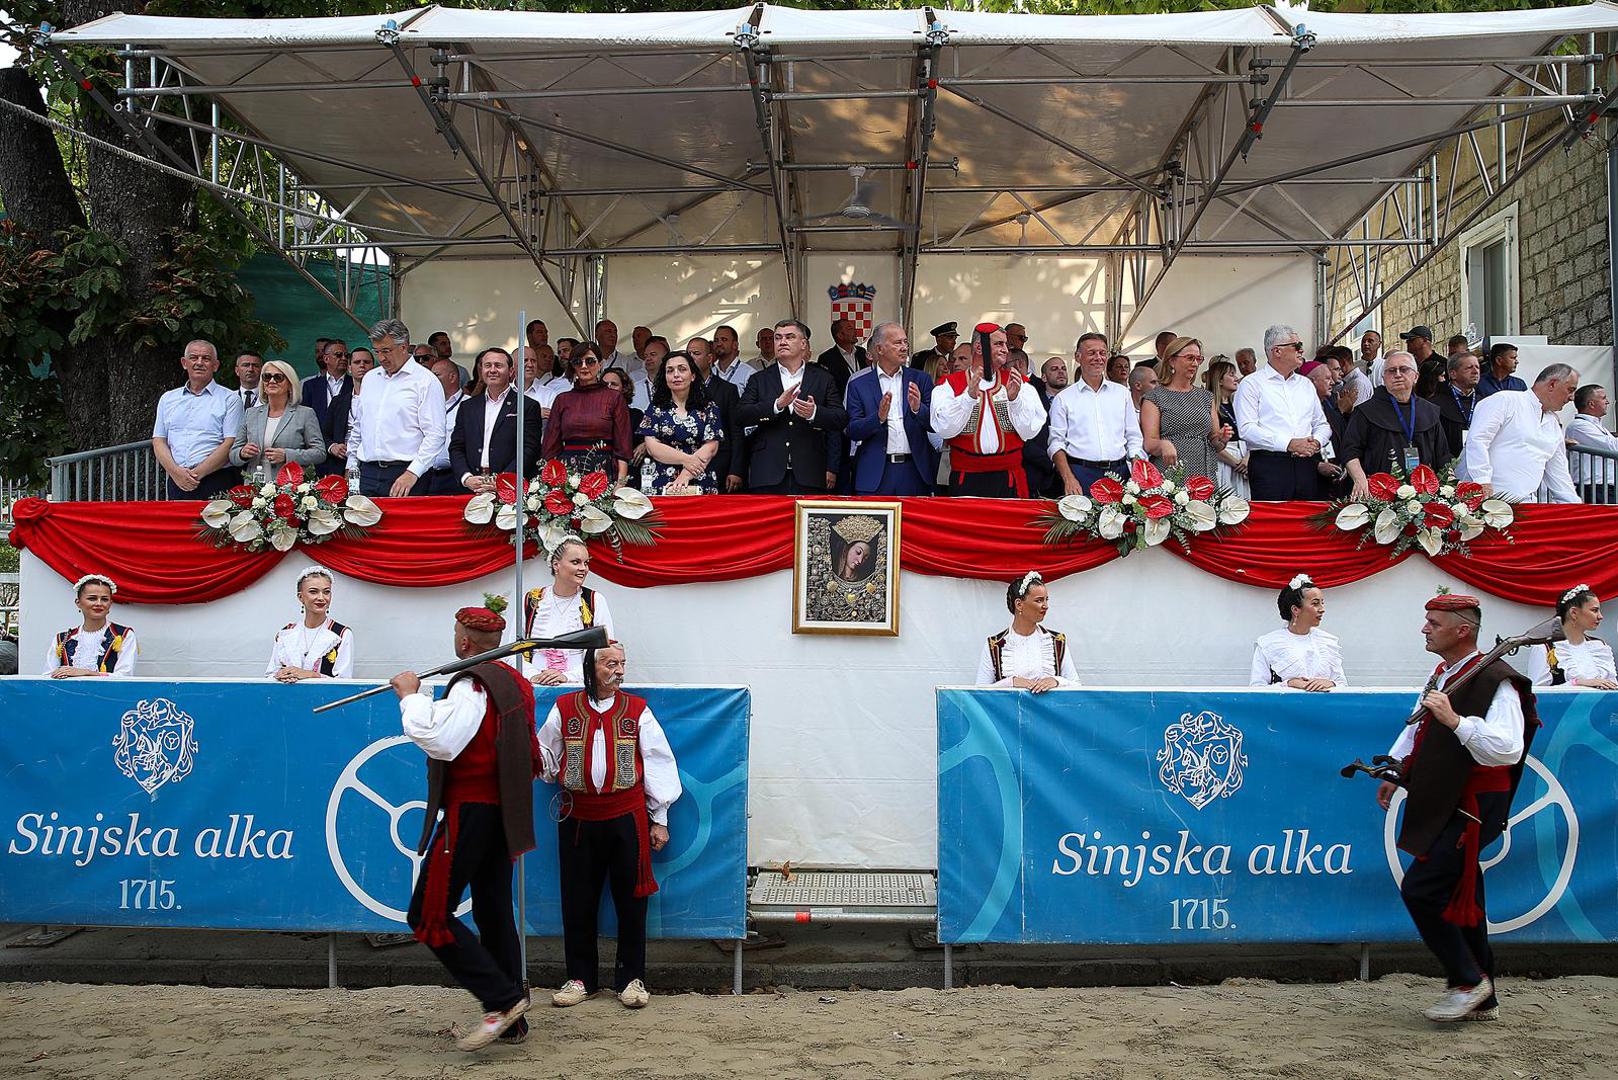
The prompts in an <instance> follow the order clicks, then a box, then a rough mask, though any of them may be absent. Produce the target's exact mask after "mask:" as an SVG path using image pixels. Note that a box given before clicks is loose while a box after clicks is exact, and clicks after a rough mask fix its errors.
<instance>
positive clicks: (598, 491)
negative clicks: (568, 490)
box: [579, 469, 610, 499]
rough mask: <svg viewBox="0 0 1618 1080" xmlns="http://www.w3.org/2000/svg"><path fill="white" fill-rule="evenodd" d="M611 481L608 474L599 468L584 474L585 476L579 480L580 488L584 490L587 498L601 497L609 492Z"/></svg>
mask: <svg viewBox="0 0 1618 1080" xmlns="http://www.w3.org/2000/svg"><path fill="white" fill-rule="evenodd" d="M609 483H610V481H609V480H608V479H607V474H606V473H604V472H602V471H601V470H600V469H597V470H596V471H595V472H591V473H585V474H584V478H583V479H582V480H580V481H579V490H580V491H582V492H584V497H585V498H587V499H599V498H601V496H603V495H605V494H606V493H607V485H608V484H609Z"/></svg>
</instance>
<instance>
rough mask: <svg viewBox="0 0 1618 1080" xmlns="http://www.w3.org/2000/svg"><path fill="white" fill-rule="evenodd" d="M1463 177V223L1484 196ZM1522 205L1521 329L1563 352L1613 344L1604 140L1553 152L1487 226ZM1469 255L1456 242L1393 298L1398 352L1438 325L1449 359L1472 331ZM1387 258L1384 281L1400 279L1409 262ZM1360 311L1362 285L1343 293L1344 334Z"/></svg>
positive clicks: (1386, 329) (1337, 315)
mask: <svg viewBox="0 0 1618 1080" xmlns="http://www.w3.org/2000/svg"><path fill="white" fill-rule="evenodd" d="M1530 152H1532V148H1530ZM1463 176H1465V180H1464V181H1463V182H1459V183H1458V184H1457V190H1456V195H1455V205H1454V207H1453V208H1452V209H1451V211H1450V216H1449V220H1450V221H1451V222H1460V221H1461V220H1463V219H1464V218H1465V217H1466V215H1467V214H1469V213H1471V212H1472V210H1473V209H1474V208H1475V207H1476V206H1477V205H1478V204H1479V203H1480V202H1481V201H1482V200H1483V197H1484V195H1483V189H1482V186H1481V185H1480V184H1479V183H1478V180H1477V171H1476V168H1475V166H1474V167H1472V168H1471V169H1470V171H1469V173H1463ZM1446 184H1447V179H1445V180H1441V181H1440V184H1439V188H1440V191H1441V192H1442V191H1443V189H1444V188H1445V186H1446ZM1513 203H1515V204H1516V205H1517V231H1518V263H1517V268H1518V302H1519V310H1518V326H1519V329H1520V332H1521V333H1523V334H1544V335H1546V336H1547V337H1549V338H1550V341H1551V343H1552V344H1553V345H1603V344H1609V343H1611V342H1612V333H1613V327H1612V304H1611V300H1610V292H1609V290H1610V280H1609V276H1608V265H1607V263H1608V242H1607V178H1606V160H1605V156H1604V153H1603V151H1602V150H1601V148H1600V143H1599V141H1598V140H1596V139H1594V138H1592V139H1590V140H1587V141H1585V142H1582V143H1580V144H1579V145H1577V146H1575V147H1574V148H1573V149H1571V150H1568V151H1565V152H1564V151H1561V150H1552V151H1551V152H1550V153H1549V154H1547V155H1546V156H1545V158H1544V160H1542V161H1541V162H1540V163H1539V164H1538V165H1537V166H1535V167H1534V169H1533V170H1532V171H1531V172H1529V173H1528V174H1527V175H1526V176H1524V177H1523V178H1522V179H1521V180H1519V181H1518V182H1517V183H1516V184H1515V185H1513V186H1512V188H1511V189H1510V190H1509V191H1508V192H1507V193H1506V194H1505V195H1504V196H1502V197H1501V198H1500V199H1499V200H1498V201H1496V202H1495V204H1494V205H1493V206H1492V207H1490V209H1489V211H1488V212H1487V213H1485V214H1484V215H1483V217H1482V218H1481V219H1480V220H1487V219H1488V218H1489V217H1490V216H1492V215H1493V214H1496V213H1499V212H1500V211H1502V210H1504V209H1506V208H1507V207H1508V206H1511V205H1512V204H1513ZM1390 256H1392V257H1391V260H1390ZM1460 257H1461V255H1460V245H1459V244H1458V243H1454V244H1451V245H1450V246H1449V247H1447V248H1445V249H1444V250H1443V251H1442V252H1440V253H1439V255H1438V257H1437V258H1435V259H1434V260H1433V261H1432V262H1430V263H1428V264H1427V265H1426V266H1425V267H1423V268H1422V269H1421V270H1420V271H1418V272H1417V274H1416V275H1415V276H1414V277H1413V278H1411V279H1410V280H1409V281H1407V282H1405V283H1404V284H1403V285H1401V286H1400V287H1399V288H1398V289H1397V290H1395V291H1394V292H1393V293H1392V294H1391V295H1390V296H1389V297H1388V298H1387V299H1386V300H1384V301H1383V303H1382V314H1381V318H1380V319H1379V320H1378V322H1379V324H1380V326H1381V329H1382V331H1383V336H1384V338H1386V339H1387V340H1388V344H1389V346H1390V347H1391V346H1392V344H1393V343H1394V341H1396V340H1397V339H1396V338H1395V336H1394V335H1396V334H1397V333H1398V332H1399V331H1401V330H1408V329H1409V328H1410V327H1412V326H1414V325H1417V324H1425V325H1427V326H1431V327H1432V328H1433V333H1434V335H1435V339H1436V340H1435V342H1434V344H1435V345H1436V346H1437V347H1438V350H1439V351H1440V352H1442V351H1443V348H1444V340H1445V339H1446V338H1448V337H1449V336H1450V335H1452V334H1458V333H1461V332H1462V331H1464V330H1465V329H1466V327H1465V326H1463V325H1461V273H1460ZM1383 259H1384V269H1383V278H1384V281H1389V280H1392V279H1393V278H1395V277H1397V276H1398V273H1399V272H1401V263H1402V262H1403V257H1402V255H1397V256H1396V255H1393V254H1392V253H1389V254H1384V256H1383ZM1404 266H1408V263H1404ZM1390 267H1391V268H1394V272H1393V273H1392V274H1390V273H1389V272H1388V270H1389V268H1390ZM1328 290H1329V285H1328ZM1329 295H1330V292H1329V291H1328V296H1329ZM1357 304H1358V293H1357V291H1356V290H1355V289H1354V288H1353V286H1352V285H1346V286H1345V287H1343V288H1340V289H1339V290H1338V296H1337V310H1336V311H1334V312H1333V317H1332V326H1333V329H1334V330H1335V329H1337V328H1340V327H1342V326H1343V325H1344V324H1345V323H1346V322H1348V321H1349V320H1350V319H1351V318H1352V317H1353V315H1354V310H1355V307H1356V306H1357ZM1345 340H1346V339H1345ZM1350 344H1352V342H1351V343H1350Z"/></svg>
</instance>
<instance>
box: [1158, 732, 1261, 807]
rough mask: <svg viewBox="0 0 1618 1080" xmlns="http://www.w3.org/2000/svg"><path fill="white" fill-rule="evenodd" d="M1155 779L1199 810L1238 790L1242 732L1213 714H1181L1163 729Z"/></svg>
mask: <svg viewBox="0 0 1618 1080" xmlns="http://www.w3.org/2000/svg"><path fill="white" fill-rule="evenodd" d="M1157 760H1158V761H1160V762H1162V765H1161V767H1160V768H1159V769H1158V770H1157V778H1158V779H1159V780H1161V781H1163V784H1164V786H1165V787H1167V788H1168V789H1169V790H1170V791H1172V792H1174V794H1176V795H1179V796H1182V797H1184V799H1185V801H1186V802H1188V803H1190V804H1191V805H1192V806H1194V807H1196V808H1197V809H1198V810H1201V809H1202V808H1203V807H1205V806H1207V805H1208V804H1209V803H1211V802H1213V801H1214V800H1215V799H1223V798H1226V797H1228V796H1231V795H1234V794H1235V793H1236V792H1237V791H1239V790H1241V786H1242V767H1243V766H1245V765H1246V764H1247V755H1246V754H1244V753H1242V732H1241V729H1240V728H1238V727H1237V726H1236V725H1234V724H1231V723H1228V722H1227V721H1226V720H1225V719H1224V718H1223V717H1222V716H1220V715H1219V714H1217V713H1211V712H1207V711H1203V712H1199V713H1197V714H1196V715H1195V716H1193V715H1191V714H1190V713H1185V714H1184V715H1182V716H1181V717H1180V719H1178V720H1176V721H1175V722H1174V723H1172V724H1170V725H1169V726H1168V727H1166V728H1164V729H1163V749H1161V750H1159V751H1158V752H1157Z"/></svg>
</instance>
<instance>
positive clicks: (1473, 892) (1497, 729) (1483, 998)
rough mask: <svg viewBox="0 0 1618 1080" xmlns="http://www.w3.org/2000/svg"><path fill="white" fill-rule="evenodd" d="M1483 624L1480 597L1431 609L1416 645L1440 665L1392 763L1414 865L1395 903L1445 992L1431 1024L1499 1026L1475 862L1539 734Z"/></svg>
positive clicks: (1441, 601)
mask: <svg viewBox="0 0 1618 1080" xmlns="http://www.w3.org/2000/svg"><path fill="white" fill-rule="evenodd" d="M1482 623H1483V613H1482V610H1481V607H1480V605H1479V604H1478V601H1477V598H1476V597H1471V596H1458V595H1451V594H1448V593H1441V594H1440V595H1438V596H1435V597H1433V598H1432V599H1431V600H1429V601H1427V621H1426V622H1425V623H1424V624H1423V625H1422V628H1421V633H1422V636H1423V637H1424V638H1426V639H1427V651H1428V652H1430V653H1436V654H1438V656H1439V657H1440V659H1441V660H1442V662H1441V663H1440V664H1439V665H1438V667H1437V669H1436V670H1435V671H1434V672H1433V675H1432V678H1430V679H1428V680H1427V687H1426V689H1425V690H1423V691H1422V695H1421V702H1420V706H1421V708H1422V709H1424V710H1425V711H1426V715H1425V717H1424V718H1423V719H1422V720H1421V721H1420V722H1419V723H1417V724H1411V725H1408V726H1406V728H1405V729H1404V731H1403V732H1401V733H1400V735H1399V738H1398V740H1397V741H1395V742H1394V744H1393V748H1392V749H1391V750H1389V751H1388V754H1389V755H1390V756H1392V757H1394V758H1398V759H1399V760H1400V761H1401V762H1402V765H1401V768H1400V773H1401V774H1402V776H1403V779H1404V786H1405V789H1406V791H1407V793H1408V794H1407V798H1406V800H1405V811H1404V822H1403V824H1402V825H1401V826H1400V828H1399V847H1400V848H1401V849H1402V850H1404V851H1406V852H1408V853H1409V854H1411V855H1413V856H1415V861H1414V862H1412V863H1411V864H1410V869H1409V870H1407V871H1406V872H1405V876H1404V882H1403V883H1402V884H1401V885H1400V888H1399V892H1400V895H1401V896H1402V897H1403V898H1404V902H1405V907H1406V908H1407V909H1409V911H1410V918H1411V920H1412V921H1414V922H1415V924H1416V929H1417V930H1418V931H1419V932H1420V933H1421V939H1422V941H1424V942H1426V944H1427V947H1428V948H1429V949H1431V950H1432V951H1433V953H1434V954H1435V955H1436V956H1437V957H1438V959H1439V962H1440V963H1442V964H1443V965H1444V974H1445V976H1446V977H1447V978H1448V980H1449V987H1450V989H1449V992H1448V993H1447V994H1446V995H1445V996H1444V998H1443V999H1442V1000H1441V1001H1439V1002H1438V1004H1436V1005H1434V1006H1433V1007H1432V1008H1430V1009H1428V1010H1426V1016H1427V1019H1429V1020H1432V1021H1434V1022H1436V1023H1448V1022H1450V1021H1455V1020H1494V1019H1497V1018H1498V1016H1499V1008H1498V1004H1499V1003H1498V1002H1497V1001H1496V999H1495V994H1494V971H1495V965H1494V952H1493V950H1492V949H1490V947H1489V930H1488V916H1487V915H1486V914H1485V912H1484V903H1483V871H1482V868H1481V867H1480V866H1479V865H1478V853H1479V852H1481V851H1482V850H1483V849H1484V848H1485V847H1487V846H1488V845H1490V844H1491V843H1493V842H1494V841H1495V839H1496V838H1498V837H1499V835H1500V834H1501V832H1503V831H1504V830H1505V827H1506V819H1507V818H1508V817H1509V816H1510V814H1511V798H1512V795H1513V794H1515V792H1516V789H1517V781H1518V779H1519V778H1520V777H1521V776H1522V763H1523V759H1524V757H1525V756H1527V753H1528V744H1529V742H1530V741H1531V740H1532V739H1533V732H1534V730H1535V729H1536V728H1537V727H1538V726H1539V719H1538V716H1537V714H1536V713H1535V711H1534V694H1533V691H1532V690H1531V689H1530V688H1529V682H1528V680H1527V679H1525V678H1523V676H1521V675H1520V674H1518V673H1517V672H1516V671H1515V670H1514V669H1513V668H1512V667H1511V665H1509V664H1507V663H1506V662H1505V661H1504V660H1496V661H1494V662H1493V663H1491V664H1489V665H1487V666H1482V665H1483V659H1484V658H1483V656H1482V655H1480V654H1479V652H1478V628H1479V627H1480V626H1481V625H1482ZM1395 790H1396V788H1395V786H1394V785H1393V784H1392V783H1388V782H1384V783H1383V784H1382V786H1381V787H1380V788H1378V789H1377V801H1378V802H1379V803H1381V804H1382V808H1383V809H1384V810H1386V809H1387V808H1388V806H1389V803H1390V802H1391V801H1392V799H1393V794H1394V791H1395Z"/></svg>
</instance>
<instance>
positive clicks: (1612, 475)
mask: <svg viewBox="0 0 1618 1080" xmlns="http://www.w3.org/2000/svg"><path fill="white" fill-rule="evenodd" d="M1573 407H1574V408H1575V409H1577V410H1579V411H1578V412H1577V413H1576V414H1575V415H1574V417H1573V420H1572V422H1571V423H1569V424H1568V425H1567V441H1568V442H1570V443H1573V444H1576V445H1578V446H1588V447H1591V448H1593V449H1596V450H1606V451H1608V452H1609V453H1614V454H1618V435H1614V434H1613V433H1612V432H1610V431H1608V430H1607V429H1606V428H1604V427H1602V426H1601V418H1602V417H1603V416H1606V415H1607V388H1606V387H1604V386H1602V385H1601V384H1600V383H1586V384H1585V385H1584V386H1581V387H1579V388H1578V390H1577V391H1575V392H1574V394H1573ZM1583 458H1584V460H1583V461H1582V462H1581V463H1580V465H1579V484H1580V485H1581V486H1584V485H1589V484H1596V485H1599V486H1601V487H1603V488H1605V489H1606V490H1607V492H1608V495H1607V501H1608V502H1612V501H1613V495H1612V488H1613V487H1614V485H1618V461H1612V460H1610V459H1598V458H1595V457H1594V456H1591V455H1583Z"/></svg>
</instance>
